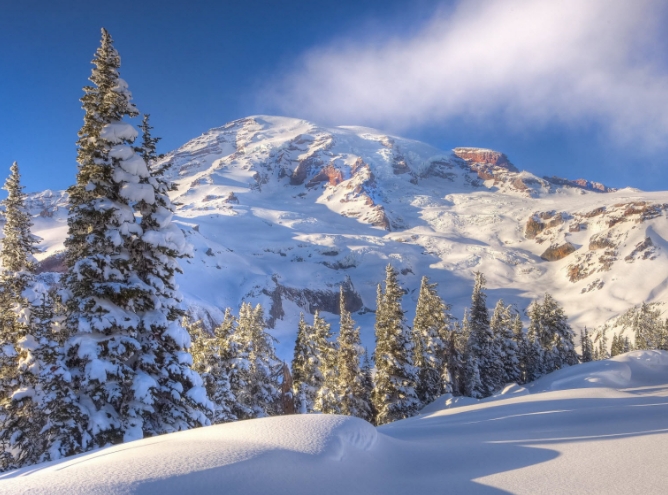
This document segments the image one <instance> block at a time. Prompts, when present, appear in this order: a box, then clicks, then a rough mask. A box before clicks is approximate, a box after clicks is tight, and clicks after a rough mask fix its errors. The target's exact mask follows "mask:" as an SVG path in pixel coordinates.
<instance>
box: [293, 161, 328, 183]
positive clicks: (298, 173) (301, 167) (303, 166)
mask: <svg viewBox="0 0 668 495" xmlns="http://www.w3.org/2000/svg"><path fill="white" fill-rule="evenodd" d="M320 165H321V162H320V160H318V159H317V158H315V157H312V156H310V157H308V158H305V159H304V160H300V161H299V164H298V165H297V168H295V169H294V171H293V172H292V175H291V176H290V184H292V185H293V186H298V185H300V184H303V183H304V181H305V180H306V177H308V175H309V173H310V172H311V170H313V169H314V168H316V167H319V166H320Z"/></svg>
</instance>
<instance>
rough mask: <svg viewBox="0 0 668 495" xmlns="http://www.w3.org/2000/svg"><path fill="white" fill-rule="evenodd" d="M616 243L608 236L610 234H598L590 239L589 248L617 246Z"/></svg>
mask: <svg viewBox="0 0 668 495" xmlns="http://www.w3.org/2000/svg"><path fill="white" fill-rule="evenodd" d="M616 247H617V246H616V244H615V243H614V242H613V241H612V239H610V237H608V234H596V235H593V236H591V238H590V239H589V250H590V251H596V250H597V249H607V248H612V249H614V248H616Z"/></svg>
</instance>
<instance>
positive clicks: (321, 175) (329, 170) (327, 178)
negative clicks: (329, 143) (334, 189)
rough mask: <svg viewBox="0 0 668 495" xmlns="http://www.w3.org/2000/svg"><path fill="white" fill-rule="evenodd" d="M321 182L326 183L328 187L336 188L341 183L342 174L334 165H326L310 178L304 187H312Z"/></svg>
mask: <svg viewBox="0 0 668 495" xmlns="http://www.w3.org/2000/svg"><path fill="white" fill-rule="evenodd" d="M321 182H327V183H328V184H329V185H330V186H336V185H338V184H340V183H341V182H343V174H342V173H341V171H340V170H339V169H337V168H336V167H334V165H332V164H329V165H326V166H325V167H323V168H322V170H320V172H318V173H317V174H316V175H315V176H313V177H312V178H311V180H310V181H309V182H308V184H306V187H313V186H315V185H317V184H320V183H321Z"/></svg>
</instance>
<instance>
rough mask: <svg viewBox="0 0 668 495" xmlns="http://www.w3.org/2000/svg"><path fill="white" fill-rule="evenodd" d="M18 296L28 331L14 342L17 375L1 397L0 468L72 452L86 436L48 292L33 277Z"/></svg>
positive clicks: (80, 447)
mask: <svg viewBox="0 0 668 495" xmlns="http://www.w3.org/2000/svg"><path fill="white" fill-rule="evenodd" d="M23 295H24V297H25V298H26V300H27V301H28V304H29V305H30V306H29V310H30V327H29V332H30V333H27V334H26V335H24V336H23V337H21V338H20V339H19V341H18V342H17V350H18V362H17V371H18V372H19V380H18V383H17V386H16V388H15V389H14V390H13V392H12V394H11V396H9V397H7V398H5V399H3V410H4V414H3V420H2V427H1V428H0V445H2V446H3V452H2V469H3V470H5V469H11V468H19V467H22V466H26V465H30V464H35V463H39V462H44V461H51V460H57V459H60V458H62V457H65V456H69V455H73V454H76V453H79V452H82V451H83V450H85V448H86V446H87V444H88V443H89V441H90V438H89V436H88V435H87V433H86V432H85V430H84V426H85V417H84V414H83V411H82V410H81V408H80V406H79V404H78V401H77V397H76V395H75V394H74V391H73V390H72V387H71V377H70V374H69V372H68V370H67V367H66V366H65V363H64V355H63V347H62V339H61V338H60V337H61V335H60V333H59V332H58V329H57V328H55V327H56V326H57V319H56V318H55V317H54V299H53V294H52V293H51V292H50V291H49V290H48V288H47V287H46V286H45V285H44V284H41V283H34V282H33V283H32V284H31V286H30V287H28V288H27V289H26V290H24V292H23Z"/></svg>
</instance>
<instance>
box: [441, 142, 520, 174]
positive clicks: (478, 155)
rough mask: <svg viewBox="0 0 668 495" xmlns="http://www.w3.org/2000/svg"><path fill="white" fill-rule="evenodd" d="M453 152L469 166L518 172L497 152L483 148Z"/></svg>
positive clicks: (461, 149)
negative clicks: (490, 167)
mask: <svg viewBox="0 0 668 495" xmlns="http://www.w3.org/2000/svg"><path fill="white" fill-rule="evenodd" d="M453 152H454V153H455V155H457V156H458V157H459V158H461V159H462V160H464V161H466V162H468V163H469V164H480V165H490V166H494V167H502V168H505V169H508V170H510V171H511V172H517V171H518V170H517V168H515V166H514V165H513V164H512V163H510V161H509V160H508V157H507V156H506V155H505V154H503V153H500V152H498V151H493V150H487V149H483V148H455V149H454V150H453Z"/></svg>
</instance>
